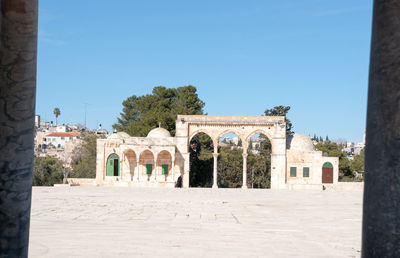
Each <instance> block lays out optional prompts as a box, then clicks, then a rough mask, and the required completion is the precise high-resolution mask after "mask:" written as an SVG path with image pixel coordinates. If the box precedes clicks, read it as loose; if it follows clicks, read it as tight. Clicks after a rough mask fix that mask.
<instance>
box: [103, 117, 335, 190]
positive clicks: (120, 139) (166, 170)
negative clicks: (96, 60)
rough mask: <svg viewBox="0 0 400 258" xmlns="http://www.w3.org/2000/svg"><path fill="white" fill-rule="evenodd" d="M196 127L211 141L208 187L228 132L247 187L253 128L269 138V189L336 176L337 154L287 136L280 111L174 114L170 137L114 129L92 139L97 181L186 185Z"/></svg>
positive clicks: (331, 180)
mask: <svg viewBox="0 0 400 258" xmlns="http://www.w3.org/2000/svg"><path fill="white" fill-rule="evenodd" d="M198 133H205V134H207V135H208V136H210V138H211V140H212V141H213V146H214V153H213V157H214V169H213V188H217V187H218V185H217V178H218V171H217V167H218V142H219V139H220V138H221V137H222V136H224V135H225V134H227V133H234V134H236V135H237V136H238V137H239V139H240V140H241V142H242V148H243V186H242V188H247V182H246V181H247V149H248V146H249V143H250V138H251V137H252V136H254V135H256V134H264V135H265V136H266V137H268V139H269V141H270V142H271V146H272V147H271V148H272V150H271V153H272V154H271V188H272V189H286V188H288V187H289V186H290V185H297V188H299V187H300V188H301V186H304V185H305V186H308V187H310V186H321V185H322V183H323V181H324V180H325V181H324V183H325V184H335V183H337V182H338V164H339V161H338V159H337V158H333V157H323V155H322V153H321V152H320V151H315V150H314V146H313V145H312V142H311V139H310V138H309V137H307V136H305V135H298V134H296V135H294V136H290V137H289V138H288V139H286V124H285V118H284V117H283V116H208V115H192V116H190V115H178V118H177V121H176V135H175V137H171V135H170V133H169V132H168V131H167V130H165V129H163V128H156V129H153V130H152V131H150V133H149V134H148V136H147V137H130V136H129V135H128V134H126V133H124V132H119V133H115V134H113V135H111V136H109V137H108V138H107V139H99V140H97V172H96V183H97V184H98V185H132V186H149V187H174V186H175V185H176V183H177V181H178V180H180V179H181V180H182V186H183V187H189V173H190V167H189V164H190V162H189V145H190V141H191V139H192V138H193V137H194V136H195V135H196V134H198ZM323 166H327V167H326V168H323ZM294 168H295V169H294ZM294 170H296V172H297V171H299V172H298V173H294ZM300 171H302V173H300ZM324 176H325V179H324ZM179 178H180V179H179ZM305 188H307V187H305Z"/></svg>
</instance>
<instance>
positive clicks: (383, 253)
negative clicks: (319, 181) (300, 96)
mask: <svg viewBox="0 0 400 258" xmlns="http://www.w3.org/2000/svg"><path fill="white" fill-rule="evenodd" d="M370 59H371V60H370V71H369V90H368V112H367V140H366V143H367V145H366V150H365V188H364V207H363V234H362V257H400V0H375V1H374V13H373V25H372V42H371V57H370Z"/></svg>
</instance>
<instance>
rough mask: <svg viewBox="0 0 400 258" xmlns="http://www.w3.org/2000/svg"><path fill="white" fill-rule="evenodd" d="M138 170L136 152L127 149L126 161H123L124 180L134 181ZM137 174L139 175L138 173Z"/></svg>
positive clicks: (125, 152)
mask: <svg viewBox="0 0 400 258" xmlns="http://www.w3.org/2000/svg"><path fill="white" fill-rule="evenodd" d="M136 168H137V156H136V153H135V151H134V150H132V149H127V150H125V151H124V160H123V171H122V175H123V177H124V178H129V180H130V181H133V178H134V175H135V170H137V169H136ZM136 173H138V172H137V171H136Z"/></svg>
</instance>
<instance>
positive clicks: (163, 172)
mask: <svg viewBox="0 0 400 258" xmlns="http://www.w3.org/2000/svg"><path fill="white" fill-rule="evenodd" d="M162 174H163V175H168V164H163V165H162Z"/></svg>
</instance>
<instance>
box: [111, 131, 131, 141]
mask: <svg viewBox="0 0 400 258" xmlns="http://www.w3.org/2000/svg"><path fill="white" fill-rule="evenodd" d="M129 137H130V136H129V134H127V133H125V132H118V133H113V134H111V135H109V136H108V137H107V139H126V138H129Z"/></svg>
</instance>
